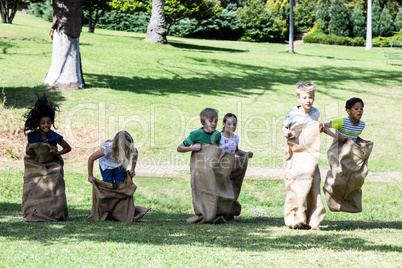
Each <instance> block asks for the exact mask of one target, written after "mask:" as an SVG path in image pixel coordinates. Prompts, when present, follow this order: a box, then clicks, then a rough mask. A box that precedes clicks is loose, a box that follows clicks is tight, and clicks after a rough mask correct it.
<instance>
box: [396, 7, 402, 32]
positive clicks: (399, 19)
mask: <svg viewBox="0 0 402 268" xmlns="http://www.w3.org/2000/svg"><path fill="white" fill-rule="evenodd" d="M394 25H395V30H396V31H398V32H399V31H401V30H402V8H399V11H398V14H396V17H395V21H394Z"/></svg>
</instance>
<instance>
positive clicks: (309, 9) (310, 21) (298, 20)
mask: <svg viewBox="0 0 402 268" xmlns="http://www.w3.org/2000/svg"><path fill="white" fill-rule="evenodd" d="M316 12H317V5H316V2H315V1H310V0H297V1H296V5H295V7H294V20H295V26H296V28H297V29H299V30H308V29H310V28H311V27H313V25H314V19H315V16H316Z"/></svg>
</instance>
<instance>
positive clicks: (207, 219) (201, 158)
mask: <svg viewBox="0 0 402 268" xmlns="http://www.w3.org/2000/svg"><path fill="white" fill-rule="evenodd" d="M233 161H234V154H231V153H228V152H225V151H223V150H222V149H221V148H219V147H217V146H214V145H211V144H202V149H201V151H199V152H192V153H191V160H190V171H191V190H192V196H193V208H194V213H195V216H193V217H191V218H189V219H187V222H190V223H225V222H226V219H229V218H230V212H231V209H232V206H233V202H234V200H235V197H234V193H233V188H232V183H231V182H230V177H229V176H230V173H231V172H232V168H233Z"/></svg>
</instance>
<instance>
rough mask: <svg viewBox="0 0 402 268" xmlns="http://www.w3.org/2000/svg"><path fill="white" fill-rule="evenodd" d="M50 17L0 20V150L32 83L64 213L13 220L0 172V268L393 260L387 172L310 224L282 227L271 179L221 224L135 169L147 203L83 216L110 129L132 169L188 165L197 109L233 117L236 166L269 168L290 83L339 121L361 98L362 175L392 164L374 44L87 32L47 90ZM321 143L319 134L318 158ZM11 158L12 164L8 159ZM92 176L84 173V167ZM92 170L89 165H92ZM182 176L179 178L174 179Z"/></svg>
mask: <svg viewBox="0 0 402 268" xmlns="http://www.w3.org/2000/svg"><path fill="white" fill-rule="evenodd" d="M50 26H51V24H50V23H47V22H45V21H43V20H42V19H38V18H35V17H32V16H28V15H23V14H21V13H18V14H17V16H16V18H15V20H14V23H13V24H12V25H8V24H0V90H1V91H2V92H3V95H2V105H1V106H0V132H1V133H0V134H1V137H0V139H1V143H2V146H1V147H0V149H1V150H2V151H1V155H0V156H1V157H3V158H4V157H7V158H11V157H14V158H20V159H21V157H22V156H23V148H24V142H25V141H26V138H25V137H24V136H23V135H22V133H21V132H20V131H19V128H20V127H21V126H22V125H23V121H22V118H21V116H22V114H23V113H24V112H25V111H26V109H27V107H29V106H30V105H32V104H33V103H34V101H35V93H40V94H42V93H43V92H46V94H48V95H49V96H50V98H51V100H53V101H54V102H56V103H57V104H58V105H59V106H60V110H61V112H60V113H59V114H58V117H57V118H56V120H57V122H56V123H57V126H58V130H56V131H57V132H59V133H60V134H62V135H63V136H64V138H65V139H66V140H67V141H68V142H69V143H70V144H71V145H72V147H73V151H72V152H70V153H69V154H67V155H65V159H66V165H65V171H66V176H65V180H66V187H67V189H66V193H67V199H68V205H69V212H70V219H69V221H67V222H48V223H24V222H22V221H21V219H22V213H21V197H22V183H23V180H22V177H23V168H22V167H18V166H21V165H20V161H18V160H15V159H13V160H8V161H7V163H8V164H7V167H1V168H0V256H1V258H0V267H26V266H28V267H55V266H60V267H77V266H79V267H99V266H100V267H111V266H118V267H120V266H121V267H133V266H134V267H136V266H141V267H144V266H145V267H147V266H149V267H155V266H156V267H171V266H196V267H211V266H234V267H245V266H247V267H326V266H331V267H349V266H353V267H355V266H361V267H366V266H367V267H397V266H401V265H402V259H401V251H402V242H401V241H402V239H401V233H402V232H401V228H402V218H401V213H400V205H399V203H400V202H399V199H400V193H401V190H402V189H401V184H400V180H394V179H389V180H367V181H366V182H365V184H364V186H363V212H362V213H358V214H347V213H332V212H330V211H329V210H327V214H326V216H325V219H324V221H323V222H322V224H321V229H322V231H319V232H313V231H306V230H290V229H288V228H287V227H285V226H284V222H283V202H284V199H285V189H284V184H283V182H282V181H245V183H244V186H243V188H242V193H241V195H240V202H241V203H242V205H243V210H242V214H241V216H240V217H239V218H237V219H236V221H235V222H234V223H233V224H225V225H193V224H187V223H186V222H185V221H186V219H187V218H188V217H190V216H192V215H193V214H192V213H193V212H192V203H191V189H190V182H189V180H186V179H178V178H171V179H155V178H135V183H136V184H137V186H138V190H137V192H136V194H135V202H136V205H141V206H145V207H151V208H152V209H151V211H150V212H149V213H148V214H147V215H146V216H145V217H144V218H143V219H142V220H141V221H140V222H138V223H135V224H127V223H119V222H101V223H91V222H88V221H87V217H88V216H89V214H90V210H91V200H92V198H91V185H90V184H89V183H88V182H87V181H86V175H85V174H86V173H85V172H86V163H87V158H88V156H89V155H90V153H92V152H93V151H94V150H95V149H96V148H97V147H98V146H99V145H100V143H101V142H102V141H104V140H105V139H107V138H109V137H110V136H112V135H113V134H114V133H115V132H117V131H118V130H120V129H127V130H128V131H129V132H130V133H132V134H133V136H134V139H135V143H136V147H137V148H138V149H139V151H140V158H139V163H138V165H147V164H159V165H165V164H169V165H176V164H177V165H181V164H188V162H189V155H190V154H179V153H177V152H176V147H177V145H178V144H179V143H180V142H182V140H183V139H184V138H185V137H186V136H187V135H188V133H189V132H190V131H191V130H193V129H196V128H198V127H200V126H201V125H200V123H199V116H198V114H199V112H200V111H201V110H202V109H203V108H205V107H214V108H217V109H218V110H219V111H220V118H223V116H224V114H225V113H227V112H233V113H235V114H236V115H237V116H238V119H239V126H238V130H237V134H239V136H240V138H241V144H240V145H241V146H240V148H241V149H243V150H251V151H253V152H254V158H253V159H252V161H250V165H252V166H254V167H259V166H264V167H276V168H281V167H282V155H283V146H284V138H283V135H282V133H281V131H280V127H281V125H282V122H283V120H284V117H285V114H286V112H287V111H288V110H289V109H291V108H292V107H293V106H295V105H297V104H298V102H297V100H296V96H295V91H294V85H295V84H296V83H297V82H298V81H299V80H304V81H315V82H316V84H317V85H318V92H317V94H316V100H315V103H314V106H315V107H316V108H318V109H319V110H320V111H321V121H322V122H327V121H328V120H330V119H333V118H338V117H343V116H345V115H346V112H345V111H344V108H343V107H344V103H345V101H346V100H347V99H349V98H351V97H360V98H362V99H363V100H364V102H365V113H364V115H363V121H365V122H366V124H367V126H366V129H365V130H364V132H363V135H362V138H364V139H369V140H372V141H373V142H374V143H375V145H374V149H373V152H372V155H371V156H370V160H369V169H370V171H375V172H382V171H399V172H400V171H402V164H401V163H402V161H401V160H402V157H401V154H400V153H399V149H400V148H401V141H400V139H399V134H400V133H401V126H400V124H399V123H398V121H397V120H398V119H399V117H400V115H401V108H400V106H401V104H402V102H401V100H402V90H401V89H402V76H401V71H402V68H401V67H402V63H401V62H398V61H390V62H389V64H388V65H385V60H384V58H383V53H382V51H381V49H379V48H375V49H374V50H373V51H365V50H364V48H362V47H338V46H322V45H313V44H308V45H302V46H298V47H296V50H297V51H298V52H299V53H297V54H289V53H288V52H287V51H286V47H285V45H284V44H268V43H246V42H229V41H216V40H199V39H183V38H174V37H168V41H169V43H168V44H167V45H157V44H153V43H150V42H147V41H145V40H144V38H145V35H144V34H137V33H125V32H115V31H107V30H99V29H96V33H95V34H89V33H87V32H86V31H87V29H85V28H84V32H83V33H82V35H81V38H80V49H81V55H82V63H83V71H84V78H85V82H86V89H84V90H63V91H56V90H50V89H47V88H46V86H45V85H44V84H42V83H41V79H42V78H44V76H45V75H46V73H47V71H48V70H49V68H50V64H51V56H52V43H51V41H50V38H49V36H48V33H49V31H50ZM330 143H331V139H329V137H326V136H324V135H322V155H321V159H320V165H321V166H322V167H327V166H328V165H327V160H326V150H327V148H328V147H329V145H330ZM10 166H17V167H10ZM97 172H98V171H97ZM98 175H99V174H98ZM188 177H189V176H188Z"/></svg>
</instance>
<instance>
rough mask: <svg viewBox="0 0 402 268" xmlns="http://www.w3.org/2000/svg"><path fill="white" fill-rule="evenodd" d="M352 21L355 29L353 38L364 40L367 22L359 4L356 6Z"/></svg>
mask: <svg viewBox="0 0 402 268" xmlns="http://www.w3.org/2000/svg"><path fill="white" fill-rule="evenodd" d="M350 21H351V23H352V27H353V36H355V37H363V38H364V35H365V34H366V21H365V18H364V16H363V12H362V10H361V8H360V3H359V2H357V4H356V6H355V10H354V11H353V14H352V17H351V20H350Z"/></svg>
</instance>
